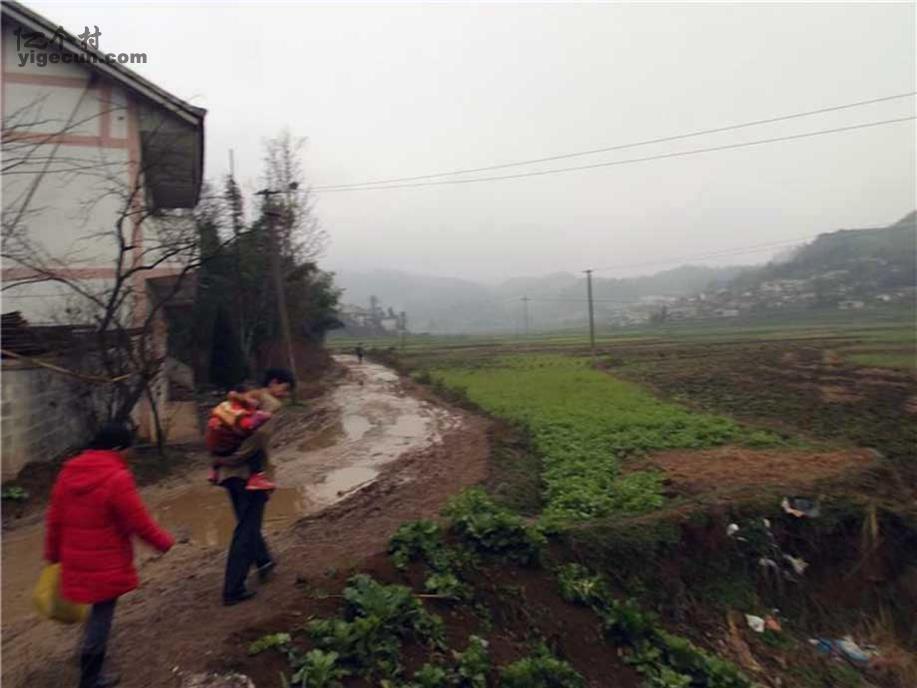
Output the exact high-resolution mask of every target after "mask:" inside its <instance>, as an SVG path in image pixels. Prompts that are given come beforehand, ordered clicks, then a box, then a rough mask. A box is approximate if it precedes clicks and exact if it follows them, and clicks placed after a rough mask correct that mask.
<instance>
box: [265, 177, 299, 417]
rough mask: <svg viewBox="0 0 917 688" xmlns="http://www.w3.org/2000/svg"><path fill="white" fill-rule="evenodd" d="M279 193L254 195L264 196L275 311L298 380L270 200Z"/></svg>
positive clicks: (294, 374) (288, 357)
mask: <svg viewBox="0 0 917 688" xmlns="http://www.w3.org/2000/svg"><path fill="white" fill-rule="evenodd" d="M279 193H284V192H283V191H272V190H270V189H262V190H261V191H259V192H258V193H257V194H256V195H258V196H264V203H265V206H266V207H265V215H266V216H267V228H268V234H269V236H270V242H271V250H270V254H271V274H272V276H273V278H274V292H275V294H274V296H275V298H276V299H277V311H278V314H279V315H280V336H281V337H282V338H283V346H284V349H286V354H287V365H288V366H289V367H290V372H291V373H292V374H293V379H294V380H297V381H298V380H299V376H298V375H297V374H296V356H295V355H294V353H293V335H292V332H291V331H290V313H289V311H287V297H286V292H285V291H284V289H283V277H282V276H281V274H280V241H279V240H278V238H277V223H276V222H275V218H276V217H277V213H276V212H275V211H274V208H273V203H272V202H271V196H274V195H276V194H279ZM290 394H291V397H292V401H293V402H294V403H295V402H296V386H295V385H294V386H293V389H292V390H290Z"/></svg>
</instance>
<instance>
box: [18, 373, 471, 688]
mask: <svg viewBox="0 0 917 688" xmlns="http://www.w3.org/2000/svg"><path fill="white" fill-rule="evenodd" d="M338 362H339V363H340V364H342V365H343V366H345V368H346V375H345V376H344V378H343V379H342V381H341V382H340V384H338V385H337V386H336V387H335V389H334V390H333V391H332V392H330V393H329V394H328V395H326V397H324V398H322V399H320V400H318V401H317V402H314V406H316V407H317V408H318V409H319V410H320V411H321V413H317V414H315V415H316V416H319V417H321V418H322V419H323V420H324V422H323V423H321V424H320V425H319V427H310V428H309V429H308V430H305V431H302V430H301V429H300V428H296V427H292V428H290V427H288V428H285V431H284V432H283V433H281V435H282V441H283V444H282V446H280V447H277V448H275V449H273V450H272V455H271V460H272V462H273V463H274V464H275V466H276V478H277V482H278V485H279V486H280V489H278V491H277V493H276V494H275V495H274V496H273V498H272V499H271V501H270V503H269V505H268V511H267V515H266V519H265V532H266V534H267V536H268V542H269V545H270V546H271V547H272V549H273V551H274V554H275V556H276V558H277V560H278V562H279V567H278V575H277V576H276V577H275V578H274V580H272V581H271V582H269V583H267V584H265V585H264V586H263V587H261V588H260V589H258V588H256V589H257V590H258V596H257V597H256V598H255V599H254V600H252V601H251V602H248V603H245V604H243V605H238V606H236V607H230V608H225V607H222V606H221V604H220V586H221V582H222V572H223V566H224V563H225V550H226V545H227V543H228V541H229V538H230V537H231V534H232V528H233V519H232V514H231V510H230V507H229V503H228V500H227V497H226V495H225V494H224V493H223V491H222V490H221V489H219V488H214V487H211V486H209V485H207V484H206V482H204V478H205V474H206V470H205V467H206V465H207V459H206V456H200V457H198V458H197V459H196V461H195V462H194V463H192V464H191V465H190V467H189V469H188V471H186V472H185V473H184V474H183V475H181V476H180V477H179V478H177V479H172V480H169V481H167V482H166V483H163V484H160V485H155V486H151V487H150V488H147V489H145V490H144V498H145V499H146V501H147V504H149V505H150V508H151V510H152V511H153V512H155V513H156V515H157V517H158V518H159V519H160V521H161V522H162V523H163V524H164V525H165V526H166V527H168V528H169V529H170V530H172V531H173V532H175V533H176V534H177V536H178V537H179V540H180V543H179V544H178V545H176V547H175V548H174V549H173V550H172V551H171V552H169V553H168V554H167V555H165V556H164V557H161V558H157V557H154V556H153V555H152V554H151V553H149V552H148V551H146V550H143V549H142V546H138V561H139V562H140V563H141V570H140V576H141V580H142V581H143V583H142V586H141V588H140V589H139V590H137V591H135V592H134V593H131V594H130V595H127V596H125V597H124V598H122V600H121V602H120V603H119V608H118V612H117V615H116V619H115V630H114V633H113V637H112V645H111V659H112V664H113V667H114V668H117V669H119V670H120V671H121V672H122V674H123V683H122V685H125V686H128V687H131V686H136V687H138V688H139V687H140V686H175V685H177V679H176V678H175V672H173V669H175V668H178V669H179V670H181V671H183V672H184V671H196V670H201V669H204V668H207V667H210V666H214V665H216V664H217V663H218V658H219V649H220V647H221V645H222V640H223V639H224V638H225V637H226V636H228V635H229V634H231V633H233V632H235V631H239V630H242V629H244V628H246V627H249V626H253V625H257V624H261V623H264V622H265V621H268V620H269V619H270V618H271V617H272V615H276V613H277V610H278V609H281V608H283V605H284V600H285V599H288V598H289V596H291V595H296V594H302V593H298V591H297V589H295V588H294V583H295V582H296V581H297V579H306V580H309V579H319V578H320V577H321V576H322V575H323V574H324V573H325V572H326V571H328V570H331V569H344V568H347V567H350V566H357V565H358V564H359V563H360V562H361V561H362V560H363V559H364V558H366V557H368V556H371V555H372V554H375V553H377V552H379V551H381V550H383V549H384V548H385V546H386V543H387V540H388V538H389V537H390V535H391V534H392V533H393V532H394V530H395V529H396V528H397V527H398V525H399V524H400V523H402V522H404V521H406V520H411V519H416V518H421V517H429V516H435V515H436V514H437V513H438V511H439V509H440V508H441V507H442V505H443V503H444V502H445V501H446V500H447V499H448V497H449V496H451V495H452V494H454V493H456V492H458V491H460V490H461V489H462V488H464V487H466V486H468V485H471V484H474V483H476V482H479V481H481V480H483V479H484V478H485V477H486V464H487V447H488V445H487V425H486V423H485V422H484V421H482V420H481V419H479V418H476V417H474V416H471V415H469V414H465V413H463V412H460V411H456V410H454V409H447V408H444V407H442V406H440V405H438V404H436V403H434V402H433V401H431V400H429V399H424V398H422V396H423V394H422V393H419V392H418V391H417V390H416V389H414V388H413V387H411V386H410V385H409V384H405V383H403V382H402V381H401V380H399V378H398V376H397V375H396V374H395V373H393V372H392V371H391V370H389V369H387V368H385V367H383V366H380V365H377V364H373V363H364V364H362V365H357V364H356V361H355V360H354V359H352V358H351V357H340V358H339V359H338ZM310 403H311V402H310ZM304 425H305V424H304ZM41 544H42V531H41V524H40V523H35V524H31V525H29V524H24V525H23V526H21V527H19V528H16V529H14V530H13V531H10V532H8V533H6V535H5V537H4V541H3V568H2V572H3V628H2V630H3V633H2V635H3V639H2V640H3V670H2V680H3V685H4V686H22V687H23V688H24V687H25V686H28V687H29V688H40V687H43V686H49V687H51V686H54V687H55V688H57V687H58V686H60V685H66V684H68V683H71V684H75V678H76V668H75V665H74V662H73V657H74V648H75V647H76V644H77V642H78V636H79V629H78V628H73V627H64V626H59V625H57V624H54V623H51V622H48V621H43V620H41V619H38V618H36V616H35V615H34V614H33V613H32V612H31V609H30V607H29V594H30V592H31V586H32V585H33V584H34V581H35V580H36V578H37V574H38V572H39V570H40V568H41V565H42V562H41V552H42V547H41Z"/></svg>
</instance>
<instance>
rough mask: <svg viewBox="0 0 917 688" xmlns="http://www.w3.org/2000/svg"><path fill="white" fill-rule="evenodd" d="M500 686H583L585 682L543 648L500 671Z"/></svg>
mask: <svg viewBox="0 0 917 688" xmlns="http://www.w3.org/2000/svg"><path fill="white" fill-rule="evenodd" d="M500 686H501V687H502V688H585V686H586V682H585V681H584V680H583V677H582V676H580V675H579V673H577V672H576V670H575V669H574V668H573V667H571V666H570V665H569V664H567V662H564V661H563V660H560V659H557V658H556V657H554V656H553V655H552V654H551V652H550V651H549V650H548V649H547V648H545V647H541V648H539V649H538V650H537V651H536V652H535V653H534V654H533V655H531V656H529V657H524V658H522V659H520V660H518V661H516V662H513V663H512V664H510V665H509V666H507V667H506V668H504V669H503V671H501V672H500Z"/></svg>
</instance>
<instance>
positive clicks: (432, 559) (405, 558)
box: [388, 520, 451, 571]
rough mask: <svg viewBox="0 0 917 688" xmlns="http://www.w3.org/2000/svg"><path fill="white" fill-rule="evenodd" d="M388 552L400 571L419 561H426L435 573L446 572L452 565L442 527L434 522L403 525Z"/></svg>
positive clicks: (416, 522)
mask: <svg viewBox="0 0 917 688" xmlns="http://www.w3.org/2000/svg"><path fill="white" fill-rule="evenodd" d="M388 551H389V555H390V556H391V558H392V563H393V564H394V565H395V567H396V568H397V569H399V570H404V569H405V568H407V565H408V564H409V563H410V562H412V561H417V560H423V561H425V562H426V563H427V564H428V565H429V566H430V568H432V569H433V570H434V571H445V570H447V569H449V568H450V564H451V562H450V558H449V552H448V550H447V548H446V546H445V545H444V544H443V540H442V532H441V531H440V527H439V526H438V525H437V524H436V523H434V522H433V521H427V520H421V521H412V522H410V523H403V524H402V525H401V526H400V527H399V528H398V530H397V531H395V534H394V535H393V536H392V539H391V540H390V541H389V545H388Z"/></svg>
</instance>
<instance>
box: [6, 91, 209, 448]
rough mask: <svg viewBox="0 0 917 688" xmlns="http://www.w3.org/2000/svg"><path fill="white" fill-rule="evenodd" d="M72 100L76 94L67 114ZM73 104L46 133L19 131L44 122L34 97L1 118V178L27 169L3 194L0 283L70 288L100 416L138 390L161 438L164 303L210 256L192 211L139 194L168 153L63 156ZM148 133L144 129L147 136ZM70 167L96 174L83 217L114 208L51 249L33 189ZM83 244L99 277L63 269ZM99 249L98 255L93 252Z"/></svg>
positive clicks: (132, 399) (121, 416)
mask: <svg viewBox="0 0 917 688" xmlns="http://www.w3.org/2000/svg"><path fill="white" fill-rule="evenodd" d="M87 88H88V87H87ZM85 95H86V93H85V92H84V94H83V96H81V100H82V98H83V97H85ZM78 108H79V103H78V104H77V106H76V107H74V110H73V113H76V112H77V110H78ZM73 113H71V117H70V119H69V120H68V121H67V122H65V123H64V124H63V126H62V127H61V128H59V129H57V130H55V131H54V133H51V134H46V135H39V136H36V135H34V134H28V133H26V132H28V131H34V127H35V124H36V123H37V122H41V121H43V119H42V118H41V116H40V108H39V107H38V104H34V105H33V106H32V107H26V108H23V109H21V110H19V111H17V112H15V113H12V119H11V120H10V121H7V120H4V123H3V178H4V182H7V181H8V178H9V177H8V175H13V174H23V175H25V176H24V177H23V181H24V183H23V184H22V185H20V186H21V189H20V193H18V194H17V195H16V196H15V197H14V199H12V201H10V202H9V203H7V202H6V200H5V202H4V208H3V256H4V259H5V260H6V261H8V262H12V263H13V264H14V265H15V266H16V267H18V268H19V270H17V271H15V276H14V278H13V279H7V280H6V281H5V282H4V285H3V290H4V291H6V290H9V289H16V288H21V287H23V286H25V285H28V284H35V283H48V284H55V285H58V286H59V287H63V291H64V292H65V293H66V294H68V295H70V296H72V297H75V298H76V300H77V302H78V304H79V305H78V306H76V307H75V308H73V309H72V311H71V313H70V315H71V319H72V320H73V321H75V322H79V323H81V324H86V325H87V326H88V329H87V332H86V336H87V338H88V340H89V342H90V346H88V347H87V351H86V352H85V355H82V356H81V357H80V361H79V367H80V371H79V372H81V373H84V374H90V375H92V376H95V377H102V378H105V379H107V380H108V383H107V384H106V385H103V386H102V388H101V390H100V393H99V394H98V395H97V397H98V402H99V404H100V409H99V411H100V416H101V417H102V418H103V419H109V420H119V421H124V420H127V419H129V418H130V416H131V413H132V411H133V409H134V408H135V406H136V405H137V403H138V402H139V401H140V399H141V398H144V397H146V398H147V399H148V401H149V402H150V407H151V411H152V414H153V417H154V426H155V431H156V439H157V442H158V443H159V445H160V447H161V446H162V441H163V434H162V425H161V422H160V417H159V408H158V404H157V398H156V394H155V390H154V387H155V384H156V383H157V381H158V379H159V376H160V374H161V372H162V370H163V363H164V362H165V360H166V354H167V352H166V350H165V341H164V337H163V336H162V333H163V323H164V308H165V306H166V305H167V304H168V303H169V302H170V301H171V300H172V299H173V298H174V297H175V296H176V294H178V293H179V292H180V291H181V290H182V289H183V288H185V287H186V286H187V284H188V277H189V276H191V275H193V274H194V272H195V271H196V270H197V268H198V267H199V266H200V265H201V264H202V263H203V262H204V261H206V260H208V258H209V256H208V255H207V253H205V252H204V251H202V250H201V246H200V242H199V241H198V233H197V230H196V226H195V223H194V221H193V217H192V214H191V213H190V212H188V211H163V210H159V209H156V208H153V207H150V206H149V205H148V204H147V203H145V189H144V179H145V178H147V176H148V175H149V174H150V173H151V171H152V166H153V165H156V164H171V163H168V162H167V163H163V162H161V161H162V160H169V159H170V158H169V155H165V156H162V158H161V159H160V161H157V162H150V163H138V162H137V161H132V162H128V163H125V162H124V161H123V160H121V161H111V160H106V159H105V157H104V153H103V152H102V151H99V162H98V164H96V163H95V161H87V160H86V159H82V160H81V159H79V158H68V157H65V156H61V155H59V148H60V145H59V142H60V140H61V139H60V135H61V134H64V133H66V132H67V131H69V130H71V129H72V127H73V126H75V124H76V123H75V122H74V114H73ZM96 116H98V115H96ZM156 135H157V132H156V131H154V132H152V133H151V134H150V139H153V138H155V136H156ZM138 168H139V169H138ZM74 174H78V175H80V176H82V177H83V178H88V177H91V178H93V179H95V180H96V182H97V184H96V189H97V191H96V192H95V193H94V194H93V196H92V197H90V198H86V199H83V202H82V205H83V211H84V213H85V217H86V218H89V217H90V213H89V210H90V209H91V208H92V207H94V206H95V205H96V204H98V203H101V202H103V201H104V202H106V203H112V204H113V205H114V207H115V208H116V211H115V212H114V214H113V215H111V216H110V217H111V218H112V219H111V225H110V226H102V227H88V228H87V231H86V232H85V233H82V235H81V237H80V240H79V241H78V242H74V244H75V246H76V247H75V248H74V247H71V248H70V249H68V250H67V251H65V252H63V253H61V252H54V251H51V250H50V249H49V248H48V247H47V246H46V245H44V243H43V242H42V241H41V239H40V238H38V237H37V236H36V233H35V232H34V231H32V225H33V222H34V220H36V219H37V218H40V217H41V215H42V213H43V212H45V209H44V208H40V207H36V206H35V205H34V198H35V191H36V189H37V188H38V187H39V186H40V185H41V184H43V183H48V181H49V180H50V179H51V178H53V177H60V176H62V175H74ZM140 228H143V229H142V230H141V229H140ZM88 246H91V247H92V249H93V250H94V251H96V252H97V253H96V258H95V264H96V265H99V263H100V261H102V260H104V261H105V262H107V263H108V265H109V266H110V270H108V271H107V273H106V275H105V278H104V280H103V281H102V284H101V285H99V284H98V282H99V280H97V279H96V280H90V279H81V278H79V277H74V276H73V275H74V274H75V273H74V271H72V270H68V268H69V267H71V266H72V265H73V264H74V263H75V261H76V260H77V258H78V257H82V255H81V254H80V251H81V250H83V251H85V250H88V249H87V247H88ZM217 249H218V247H217V248H214V247H209V250H217ZM99 252H101V253H102V254H103V258H98V253H99ZM77 254H80V255H77ZM77 274H78V273H77ZM155 276H164V277H166V278H167V279H166V281H165V282H164V284H163V285H162V286H161V288H158V289H150V288H149V286H148V280H149V279H150V278H152V277H155Z"/></svg>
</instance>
